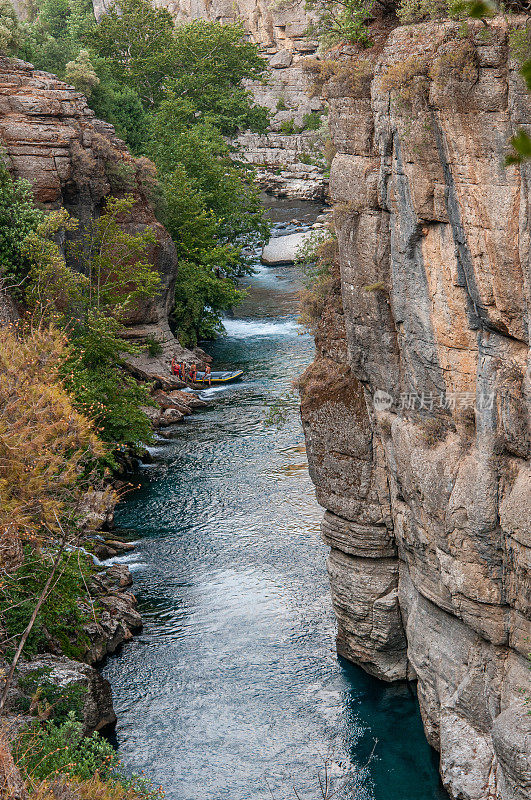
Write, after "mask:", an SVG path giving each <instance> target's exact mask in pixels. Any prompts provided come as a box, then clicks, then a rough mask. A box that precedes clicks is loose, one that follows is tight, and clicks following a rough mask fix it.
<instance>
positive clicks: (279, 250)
mask: <svg viewBox="0 0 531 800" xmlns="http://www.w3.org/2000/svg"><path fill="white" fill-rule="evenodd" d="M310 236H311V232H309V231H304V232H301V233H290V234H289V235H288V236H276V237H274V238H273V239H270V240H269V242H268V243H267V244H266V246H265V247H264V249H263V250H262V255H261V261H262V264H268V265H269V266H274V265H276V264H294V263H295V261H296V260H297V258H298V257H299V254H300V251H301V249H302V247H303V245H304V244H305V242H307V241H308V239H309V238H310Z"/></svg>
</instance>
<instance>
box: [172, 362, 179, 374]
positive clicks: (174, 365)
mask: <svg viewBox="0 0 531 800" xmlns="http://www.w3.org/2000/svg"><path fill="white" fill-rule="evenodd" d="M171 374H172V375H178V374H179V365H178V364H177V362H176V360H175V358H172V360H171Z"/></svg>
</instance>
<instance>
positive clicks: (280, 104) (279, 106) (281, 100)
mask: <svg viewBox="0 0 531 800" xmlns="http://www.w3.org/2000/svg"><path fill="white" fill-rule="evenodd" d="M287 108H288V107H287V105H286V101H285V100H284V98H283V97H279V98H278V100H277V111H287Z"/></svg>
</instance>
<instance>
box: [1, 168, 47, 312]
mask: <svg viewBox="0 0 531 800" xmlns="http://www.w3.org/2000/svg"><path fill="white" fill-rule="evenodd" d="M42 217H43V215H42V212H41V211H39V210H38V209H37V208H36V207H35V203H34V202H33V196H32V192H31V186H30V184H29V183H28V181H24V180H20V179H19V180H13V179H12V178H11V176H10V174H9V172H8V171H7V169H6V167H5V165H4V163H3V161H1V160H0V279H1V281H2V283H3V285H4V288H9V290H10V291H11V293H12V294H13V296H14V297H15V298H17V299H21V298H22V297H23V294H24V286H25V284H26V283H27V278H28V274H29V271H30V267H31V264H30V261H29V259H28V257H27V255H26V253H25V252H24V246H23V242H24V240H25V238H26V237H27V236H28V234H30V233H32V232H33V231H35V230H36V228H37V226H38V225H39V223H40V221H41V220H42Z"/></svg>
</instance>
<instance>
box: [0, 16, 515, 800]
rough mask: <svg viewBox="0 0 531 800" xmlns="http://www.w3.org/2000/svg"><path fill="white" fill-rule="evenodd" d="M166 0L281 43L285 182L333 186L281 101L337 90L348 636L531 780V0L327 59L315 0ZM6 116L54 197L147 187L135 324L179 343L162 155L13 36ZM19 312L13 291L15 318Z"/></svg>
mask: <svg viewBox="0 0 531 800" xmlns="http://www.w3.org/2000/svg"><path fill="white" fill-rule="evenodd" d="M160 4H161V5H164V6H166V7H168V8H169V10H170V11H171V12H172V13H173V14H174V15H175V17H176V18H177V19H178V20H180V19H193V18H203V17H204V18H208V19H216V20H219V21H232V20H234V19H241V20H243V22H244V24H245V25H246V28H247V30H248V32H249V36H250V37H251V38H252V39H253V40H255V41H258V42H260V44H261V45H262V47H263V50H264V52H265V53H266V54H267V56H268V58H269V61H270V66H271V70H270V76H269V79H268V83H266V84H264V85H260V86H255V87H253V88H254V92H255V96H256V98H257V100H258V101H259V102H263V103H264V104H265V105H268V107H269V108H270V109H271V110H272V111H274V112H275V115H274V119H273V124H272V130H271V131H270V132H269V133H268V134H264V135H263V136H259V135H258V134H244V135H242V136H241V137H240V143H241V145H242V147H243V148H244V150H245V157H246V158H247V159H248V160H249V161H250V162H252V163H253V164H255V165H256V166H257V167H258V169H259V180H260V183H261V185H262V186H263V187H264V188H265V189H268V190H269V191H274V192H276V193H278V194H280V195H289V196H293V197H301V198H307V199H308V198H310V199H315V198H322V197H323V196H324V193H325V192H326V178H325V175H324V167H323V166H322V165H321V163H320V160H319V151H320V148H322V141H321V140H320V139H319V138H318V134H317V132H314V131H303V132H301V133H291V134H288V133H284V132H282V130H281V125H282V123H283V122H287V121H289V120H291V119H293V120H294V124H295V125H296V126H297V127H300V126H301V125H302V123H303V117H304V115H305V114H309V113H312V112H315V113H319V114H320V113H323V111H324V109H325V108H326V109H329V112H328V120H329V122H328V125H329V133H330V137H331V140H332V143H333V146H334V149H335V151H336V154H335V156H334V159H333V161H332V166H331V174H330V198H331V201H332V203H333V205H334V220H335V232H336V236H337V249H338V259H337V265H335V266H334V268H333V269H332V271H331V275H330V280H329V281H328V282H327V284H326V287H327V294H326V296H325V297H323V298H321V302H322V313H320V315H319V319H318V321H317V322H316V330H315V335H316V336H315V338H316V358H315V361H314V363H313V365H312V366H311V367H310V368H309V370H308V371H307V372H306V373H305V375H304V376H303V377H302V379H301V395H302V401H301V413H302V420H303V426H304V432H305V436H306V446H307V452H308V458H309V464H310V472H311V477H312V479H313V481H314V483H315V486H316V490H317V497H318V500H319V502H320V504H321V505H322V506H323V507H324V508H325V509H326V511H325V516H324V521H323V524H322V535H323V538H324V540H325V542H326V543H327V544H328V545H329V547H330V555H329V575H330V583H331V588H332V599H333V606H334V611H335V614H336V617H337V622H338V635H337V649H338V652H339V653H340V654H341V655H342V656H344V657H345V658H347V659H348V660H350V661H352V662H354V663H356V664H359V665H361V666H362V667H363V668H364V669H365V670H366V671H367V672H369V673H370V674H372V675H374V676H376V677H378V678H380V679H381V680H384V681H405V680H414V681H416V684H417V687H418V697H419V703H420V709H421V713H422V718H423V723H424V727H425V731H426V736H427V738H428V741H429V742H430V744H431V745H432V746H433V747H434V748H436V749H437V750H438V751H439V753H440V770H441V776H442V779H443V782H444V784H445V786H446V787H447V789H448V791H449V793H450V795H451V796H452V797H454V798H458V799H459V800H487V799H491V800H495V799H496V800H526V798H528V797H529V795H530V793H531V757H530V753H531V716H530V715H529V713H528V711H529V709H528V705H527V702H526V699H527V697H528V696H529V694H530V690H529V685H530V672H529V662H528V654H529V651H530V649H531V648H530V637H531V625H530V612H531V580H530V574H529V573H530V564H531V466H530V456H531V423H530V414H529V409H530V393H531V361H530V356H529V307H530V301H531V297H530V278H531V274H530V269H529V259H530V239H531V237H530V222H529V214H530V182H531V171H530V170H531V167H530V166H529V164H528V163H525V162H524V163H521V164H518V163H517V164H512V165H510V166H506V165H505V163H504V160H505V156H506V154H507V153H508V152H509V150H508V141H509V139H510V137H511V136H512V135H514V134H515V133H516V132H517V130H518V129H519V128H524V129H527V130H529V129H530V127H529V126H531V100H530V96H529V94H528V92H527V90H526V87H525V84H524V81H523V79H522V77H521V76H520V74H519V64H518V62H517V61H516V60H515V58H514V57H513V55H512V50H511V41H510V27H512V28H519V29H521V30H525V26H526V22H527V20H526V18H523V17H522V18H511V19H510V23H508V21H507V20H506V19H503V18H495V19H493V20H490V21H488V22H487V23H482V22H473V21H471V22H468V23H467V25H466V26H465V27H463V25H462V24H461V23H458V22H451V21H448V22H445V23H442V24H440V23H425V24H421V25H411V26H396V20H394V21H393V22H392V24H391V23H390V24H389V25H387V26H386V25H382V26H380V27H379V29H378V32H377V33H376V34H375V42H376V43H375V46H374V47H373V48H371V49H368V50H358V49H356V48H355V47H349V48H338V49H337V50H336V51H334V53H333V54H332V56H331V57H330V59H329V60H327V61H326V70H325V61H324V60H323V59H321V58H316V49H317V43H316V42H314V41H312V40H308V38H307V37H306V36H305V34H304V32H305V30H306V28H307V24H308V17H307V14H306V12H304V11H303V10H302V6H301V4H300V3H292V4H290V5H288V6H275V7H274V8H271V7H270V6H269V5H267V4H266V3H261V2H258V3H255V2H252V0H249V2H248V3H240V4H236V5H235V6H234V5H233V4H231V3H220V4H216V3H212V4H208V6H207V5H206V4H203V3H201V2H199V3H189V4H181V3H174V2H171V0H164V2H162V0H161V3H160ZM94 5H95V10H96V13H97V14H101V13H103V12H104V10H105V8H106V7H107V6H106V3H105V1H103V2H95V3H94ZM319 62H321V65H320V63H319ZM316 86H317V87H318V94H316V92H317V89H316ZM312 94H314V95H315V96H314V97H311V96H310V95H312ZM281 100H282V101H283V102H280V101H281ZM279 105H280V106H283V105H285V106H286V108H279ZM0 135H1V136H2V139H3V142H4V146H5V148H6V153H7V160H8V166H9V168H10V170H11V171H12V173H13V174H14V175H16V176H21V177H27V178H28V179H30V180H31V181H32V183H33V185H34V187H35V193H36V198H37V199H38V200H39V202H40V203H41V204H43V205H44V206H45V207H47V208H57V207H59V206H60V205H64V206H65V207H66V208H67V209H68V210H70V211H71V212H72V213H73V214H75V215H76V216H77V217H78V218H79V219H80V220H81V221H83V220H88V218H89V217H90V216H91V215H93V214H95V213H98V210H99V209H100V208H101V207H102V203H103V202H104V199H105V197H106V196H108V195H109V194H110V193H111V192H118V193H119V192H120V191H125V190H127V191H128V192H132V193H133V194H134V196H135V199H136V201H137V202H136V205H135V207H134V213H133V215H132V217H131V219H130V220H129V221H128V223H126V224H128V225H130V226H131V229H138V228H142V227H143V226H150V227H152V228H153V229H154V230H155V231H156V234H157V244H156V245H155V248H154V252H153V254H152V255H153V260H154V262H155V263H156V264H157V267H158V269H159V273H160V275H161V279H162V284H163V291H162V293H161V295H160V297H159V298H158V300H157V301H156V302H154V303H150V304H147V305H146V306H144V307H142V308H140V309H138V311H137V313H136V316H134V317H132V318H131V320H130V321H129V322H130V326H129V329H130V332H131V333H130V335H131V336H132V337H133V338H139V339H141V338H142V337H145V336H146V335H152V334H155V335H156V336H157V337H158V338H161V340H162V341H163V345H164V359H163V360H166V361H167V359H168V357H171V355H172V354H175V355H176V356H177V357H180V354H181V353H182V351H181V350H179V346H178V344H177V343H176V340H175V339H174V338H173V336H172V334H171V332H170V331H169V326H168V322H167V316H168V308H169V305H168V304H169V302H170V301H171V294H172V291H173V282H174V280H175V274H176V269H177V263H176V257H175V252H174V249H173V245H172V242H171V240H170V238H169V236H168V234H167V232H166V231H165V230H164V228H163V227H162V226H161V225H160V224H159V223H158V222H157V221H156V219H155V216H154V213H153V210H152V208H151V205H150V203H149V189H150V184H151V182H152V180H153V174H152V171H151V167H150V165H149V163H148V162H146V161H144V160H135V159H133V158H132V157H131V156H130V155H129V154H128V153H127V151H126V148H125V145H124V144H123V143H122V142H121V141H120V140H119V139H117V137H116V136H115V134H114V131H113V129H112V127H111V126H109V125H107V124H106V123H102V122H101V121H98V120H96V119H95V118H94V115H93V114H92V112H91V111H90V109H89V108H88V105H87V103H86V101H85V99H84V98H83V96H82V95H80V94H79V93H78V92H75V91H74V90H73V89H72V87H69V86H67V85H66V84H64V83H62V82H60V81H58V80H57V79H55V78H54V77H53V76H51V75H48V74H45V73H40V72H38V71H35V70H33V69H32V68H31V65H28V64H25V63H24V62H20V61H17V60H12V59H0ZM301 158H303V160H301ZM312 160H313V161H315V162H317V163H305V162H307V161H312ZM2 297H3V295H2ZM13 313H14V312H13V309H12V308H11V306H10V305H9V302H8V301H7V299H6V300H3V302H2V304H1V307H0V314H1V316H2V319H4V320H6V321H7V320H9V319H11V316H12V314H13ZM161 363H162V362H161ZM141 366H142V365H138V364H137V365H136V367H137V369H141ZM121 588H123V587H121Z"/></svg>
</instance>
